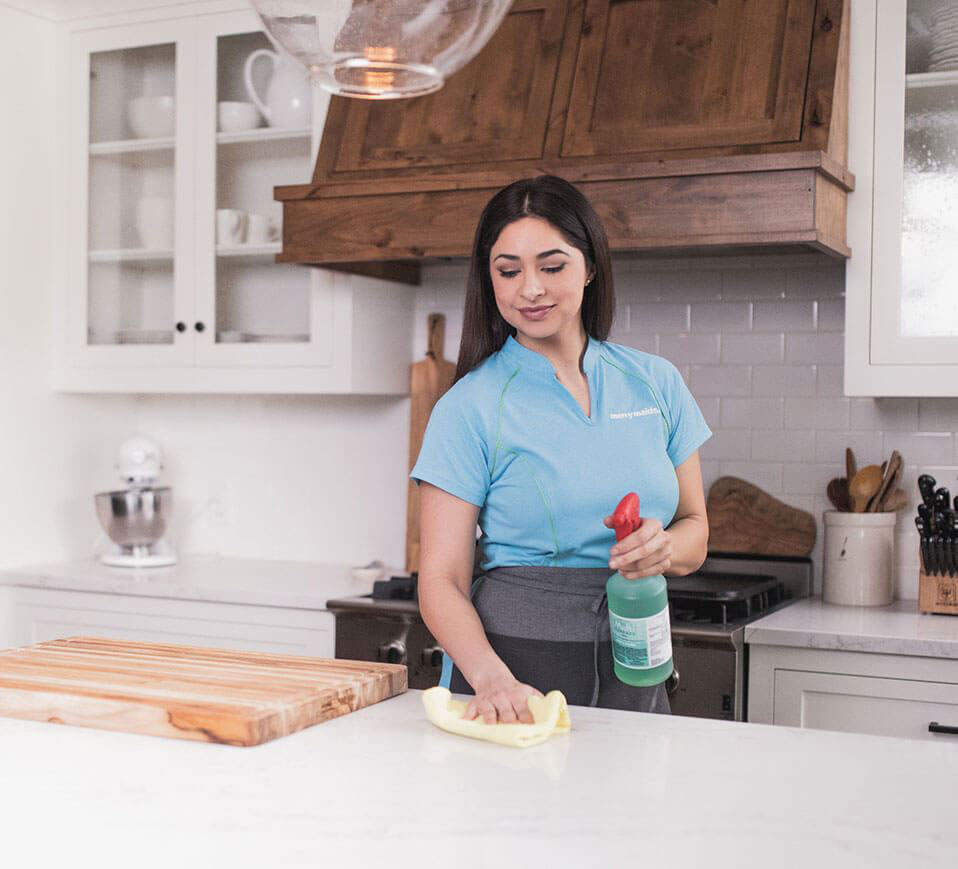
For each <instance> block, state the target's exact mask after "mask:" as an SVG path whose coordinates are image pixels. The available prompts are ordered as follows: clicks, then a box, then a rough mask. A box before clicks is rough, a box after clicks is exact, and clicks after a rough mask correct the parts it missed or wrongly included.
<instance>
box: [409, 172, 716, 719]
mask: <svg viewBox="0 0 958 869" xmlns="http://www.w3.org/2000/svg"><path fill="white" fill-rule="evenodd" d="M614 311H615V294H614V290H613V285H612V270H611V264H610V260H609V249H608V242H607V240H606V236H605V232H604V230H603V228H602V225H601V223H600V221H599V219H598V217H597V216H596V214H595V212H594V211H593V209H592V207H591V205H590V204H589V202H588V200H587V199H586V198H585V197H584V196H583V195H582V194H581V193H580V192H579V190H577V189H576V188H575V187H574V186H573V185H572V184H570V183H568V182H567V181H563V180H562V179H561V178H557V177H554V176H550V175H544V176H540V177H538V178H532V179H525V180H521V181H517V182H515V183H514V184H510V185H509V186H508V187H506V188H504V189H503V190H500V191H499V192H498V193H497V194H496V195H495V196H493V197H492V199H491V200H490V201H489V203H488V204H487V205H486V207H485V210H484V211H483V213H482V216H481V217H480V220H479V226H478V227H477V229H476V237H475V244H474V248H473V256H472V267H471V271H470V276H469V285H468V289H467V293H466V304H465V313H464V320H463V337H462V344H461V346H460V350H459V363H458V366H457V371H456V380H455V383H454V385H453V386H452V388H451V389H450V390H449V391H448V392H447V393H446V394H445V395H444V396H443V397H442V398H441V399H440V400H439V401H438V402H437V403H436V406H435V407H434V408H433V412H432V416H431V417H430V419H429V424H428V426H427V428H426V433H425V436H424V438H423V445H422V449H421V451H420V454H419V458H418V461H417V462H416V465H415V467H414V468H413V470H412V473H411V477H412V478H413V479H415V480H417V481H418V482H419V484H420V489H421V508H420V509H421V516H420V539H421V550H420V568H419V602H420V608H421V611H422V616H423V619H424V621H425V622H426V625H427V626H428V627H429V629H430V630H431V631H432V633H433V635H434V636H435V637H436V639H437V640H438V641H439V643H440V644H441V645H442V647H443V648H444V649H445V650H446V652H447V659H446V661H445V665H444V667H443V678H442V684H444V685H446V686H447V687H449V688H450V690H452V691H453V692H454V693H474V694H475V696H474V698H473V699H472V700H471V701H470V703H469V705H468V708H467V710H466V713H465V717H466V718H469V719H473V718H476V717H477V716H478V715H481V716H482V717H483V719H484V720H485V721H487V722H489V723H495V722H496V721H497V720H498V721H502V722H514V721H517V720H518V721H523V722H531V720H532V718H531V715H530V713H529V709H528V705H527V700H528V698H529V696H530V695H532V694H541V693H542V692H544V691H549V690H552V689H554V688H558V689H559V690H561V691H562V692H563V693H564V694H565V696H566V698H567V700H568V701H569V702H570V703H573V704H580V705H586V704H591V705H593V706H595V705H598V706H602V707H606V708H614V709H632V710H637V711H647V712H668V711H669V705H668V697H667V694H666V691H665V686H664V684H662V685H657V686H654V687H651V688H637V687H632V686H629V685H625V684H624V683H622V682H620V681H619V680H618V679H617V678H616V677H615V675H614V673H613V670H612V658H611V643H610V637H609V627H608V608H607V604H606V601H605V593H604V592H605V582H606V580H607V579H608V577H609V575H610V573H611V572H612V571H613V570H619V571H620V572H621V573H622V575H623V576H625V577H626V578H628V579H634V580H636V581H641V578H642V577H646V576H654V575H656V574H659V573H668V574H671V575H683V574H686V573H690V572H691V571H693V570H695V569H697V568H698V567H699V566H700V565H701V564H702V562H703V561H704V559H705V553H706V543H707V540H708V525H707V523H706V516H705V498H704V495H703V491H702V475H701V470H700V467H699V458H698V448H699V447H700V446H701V445H702V443H703V442H704V441H705V440H707V439H708V437H710V436H711V431H710V430H709V428H708V426H707V425H706V423H705V420H704V418H703V417H702V413H701V411H700V410H699V408H698V406H697V405H696V403H695V400H694V399H693V398H692V396H691V394H690V393H689V391H688V389H687V387H686V386H685V383H684V382H683V380H682V377H681V375H680V374H679V372H678V371H677V370H676V368H675V366H674V365H672V364H671V363H670V362H668V361H667V360H665V359H662V358H661V357H658V356H654V355H651V354H649V353H643V352H641V351H639V350H634V349H632V348H629V347H623V346H621V345H618V344H613V343H609V342H607V341H606V340H605V339H606V338H607V337H608V334H609V329H610V327H611V325H612V318H613V314H614ZM630 491H635V492H637V493H638V494H639V497H640V499H641V512H642V517H643V520H644V521H643V524H642V527H641V528H639V529H638V530H637V531H635V532H634V533H633V534H631V535H630V536H629V537H627V538H625V539H624V540H622V541H621V542H620V543H618V544H616V543H615V537H614V533H613V532H612V531H611V530H610V529H611V528H612V517H611V513H612V511H613V510H614V508H615V506H616V504H617V503H618V502H619V500H620V499H621V497H622V496H623V495H625V494H627V493H628V492H630ZM477 521H478V524H479V527H480V528H481V530H482V538H481V540H480V544H481V549H482V553H483V559H482V562H481V572H480V574H479V576H478V578H477V579H476V581H475V582H474V583H473V582H472V579H473V558H474V552H475V538H476V524H477ZM449 656H451V660H450V658H449ZM453 662H455V664H454V665H453Z"/></svg>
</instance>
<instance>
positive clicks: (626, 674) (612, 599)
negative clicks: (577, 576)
mask: <svg viewBox="0 0 958 869" xmlns="http://www.w3.org/2000/svg"><path fill="white" fill-rule="evenodd" d="M641 524H642V520H641V519H640V518H639V496H638V495H636V494H635V492H630V493H629V494H628V495H626V496H625V497H624V498H623V499H622V500H621V501H620V502H619V506H618V507H616V508H615V512H614V513H613V514H612V525H613V528H614V529H615V539H616V541H619V540H622V539H623V538H625V537H627V536H628V535H629V534H631V533H632V532H633V531H635V530H636V529H637V528H638V527H639V526H640V525H641ZM605 590H606V596H607V598H608V601H609V627H610V629H611V633H612V664H613V667H614V669H615V675H616V676H617V677H618V678H619V679H620V680H621V681H623V682H625V683H626V684H627V685H643V686H644V685H658V684H659V683H660V682H664V681H665V680H666V679H668V678H669V676H671V675H672V633H671V630H670V629H669V594H668V585H667V584H666V581H665V577H664V576H662V575H661V574H659V575H658V576H647V577H643V578H641V579H626V578H625V577H624V576H622V574H621V573H619V572H618V571H617V572H616V573H613V574H612V576H610V577H609V580H608V582H607V583H606V585H605Z"/></svg>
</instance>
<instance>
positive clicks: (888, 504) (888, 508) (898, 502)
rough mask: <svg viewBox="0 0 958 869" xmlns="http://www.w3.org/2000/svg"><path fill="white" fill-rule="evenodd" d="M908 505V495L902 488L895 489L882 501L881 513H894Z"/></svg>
mask: <svg viewBox="0 0 958 869" xmlns="http://www.w3.org/2000/svg"><path fill="white" fill-rule="evenodd" d="M907 506H908V496H907V495H906V494H905V490H904V489H895V491H894V492H891V493H890V494H889V495H887V496H886V497H885V498H884V500H883V501H882V513H894V512H896V511H897V510H901V509H902V507H907Z"/></svg>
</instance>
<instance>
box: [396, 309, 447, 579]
mask: <svg viewBox="0 0 958 869" xmlns="http://www.w3.org/2000/svg"><path fill="white" fill-rule="evenodd" d="M426 328H427V333H426V334H427V335H428V336H429V341H428V349H427V350H426V358H425V359H423V360H421V361H420V362H413V364H412V365H411V366H410V385H409V396H410V403H409V470H412V467H413V465H415V464H416V459H418V458H419V450H420V449H421V448H422V438H423V435H424V434H425V432H426V424H427V423H428V422H429V415H430V414H431V413H432V409H433V406H434V405H435V404H436V402H437V401H439V399H440V398H441V397H442V395H443V393H444V392H445V391H446V390H447V389H449V387H450V386H452V381H453V378H455V376H456V366H455V365H454V364H453V363H452V362H447V361H446V360H445V359H443V356H442V353H443V346H444V344H445V342H446V318H445V316H444V315H442V314H430V315H429V321H428V323H427V326H426ZM418 570H419V486H418V485H417V484H416V483H415V482H414V481H413V480H410V481H409V495H408V498H407V501H406V571H407V572H408V573H415V572H417V571H418Z"/></svg>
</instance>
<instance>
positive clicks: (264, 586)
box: [0, 556, 402, 609]
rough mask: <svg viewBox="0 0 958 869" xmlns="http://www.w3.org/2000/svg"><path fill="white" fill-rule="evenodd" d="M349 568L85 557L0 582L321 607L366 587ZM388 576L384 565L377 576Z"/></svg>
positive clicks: (0, 576)
mask: <svg viewBox="0 0 958 869" xmlns="http://www.w3.org/2000/svg"><path fill="white" fill-rule="evenodd" d="M349 571H350V568H349V566H348V565H342V564H322V563H319V562H306V561H257V560H253V559H247V558H221V557H218V556H185V557H183V558H181V559H180V561H179V563H178V564H176V565H173V566H172V567H149V568H139V569H132V568H123V567H107V566H106V565H104V564H102V563H101V562H100V561H99V560H98V559H93V558H90V559H85V560H82V561H71V562H63V563H59V564H38V565H27V566H24V567H17V568H9V569H6V570H0V586H3V585H19V586H29V587H31V588H55V589H66V590H68V591H88V592H101V593H107V594H129V595H140V596H143V597H163V598H175V599H180V600H202V601H215V602H220V603H242V604H259V605H265V606H281V607H290V608H293V609H325V608H326V601H327V600H331V599H332V598H337V597H347V596H352V595H357V594H368V593H369V592H370V591H371V590H372V582H369V581H358V580H355V579H353V578H352V576H351V575H350V572H349ZM401 572H402V571H398V570H396V571H393V573H401ZM390 575H392V574H391V573H390V572H389V570H388V569H387V570H386V571H385V572H384V573H383V578H384V579H385V578H388V577H389V576H390Z"/></svg>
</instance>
